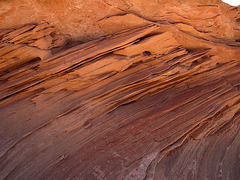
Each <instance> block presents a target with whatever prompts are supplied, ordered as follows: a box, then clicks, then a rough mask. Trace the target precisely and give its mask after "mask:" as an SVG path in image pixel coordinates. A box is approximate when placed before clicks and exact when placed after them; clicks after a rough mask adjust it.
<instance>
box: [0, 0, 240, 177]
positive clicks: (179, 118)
mask: <svg viewBox="0 0 240 180" xmlns="http://www.w3.org/2000/svg"><path fill="white" fill-rule="evenodd" d="M127 2H128V1H126V2H125V4H122V6H121V9H122V10H124V9H126V5H128V7H127V8H128V9H131V8H134V6H131V4H130V3H127ZM129 2H130V1H129ZM131 2H135V1H131ZM201 2H202V1H201ZM107 3H108V4H110V5H112V8H114V7H116V6H119V4H118V2H115V1H107ZM162 3H163V2H162ZM202 3H204V2H202ZM182 6H184V7H185V4H183V5H182ZM205 6H206V5H203V4H202V5H201V6H200V5H198V7H195V6H194V8H196V9H198V8H204V7H205ZM146 8H147V7H146ZM168 8H170V9H171V8H173V7H168ZM185 8H186V7H185ZM207 8H210V9H214V10H212V11H211V12H214V11H215V8H216V6H215V5H212V4H211V5H210V6H207ZM173 9H174V8H173ZM230 9H231V14H234V12H235V14H236V12H238V9H237V8H235V9H234V8H230ZM133 10H134V9H133ZM182 11H184V12H185V11H186V9H184V8H183V9H182ZM136 12H137V10H136V9H135V11H134V12H133V13H131V14H121V15H117V16H113V17H108V18H105V19H102V20H101V21H99V26H101V27H104V26H105V25H106V24H108V25H109V24H111V25H112V26H111V27H112V28H111V27H110V26H109V27H107V26H106V27H105V29H104V31H105V32H106V34H110V35H106V36H103V37H101V38H97V39H95V40H92V41H89V42H86V43H81V44H80V43H77V42H74V41H73V38H71V37H70V36H69V35H66V34H64V33H60V32H58V30H57V29H56V28H55V27H53V26H51V25H50V24H49V23H47V22H45V21H42V22H40V23H36V24H27V25H24V26H22V27H19V28H15V29H9V30H6V29H4V30H1V31H0V40H1V42H0V114H1V115H0V144H1V145H0V179H83V180H85V179H86V180H92V179H93V180H94V179H107V180H112V179H134V180H135V179H155V180H158V179H163V180H164V179H172V180H175V179H187V180H188V179H190V180H191V179H193V180H195V179H238V178H239V177H240V170H239V166H240V152H239V147H240V141H239V138H240V113H239V112H240V111H239V109H240V92H239V86H240V72H239V71H240V68H239V67H240V59H239V55H240V43H239V42H238V38H239V37H240V36H238V35H239V34H238V33H239V32H238V30H237V28H235V29H232V31H231V28H232V27H237V26H238V27H239V24H236V22H235V21H234V22H233V21H231V23H232V24H233V26H231V28H230V25H229V24H231V23H230V21H226V22H222V21H221V23H223V24H225V25H226V27H229V28H228V29H226V32H228V33H226V34H225V35H223V34H221V33H220V31H219V32H218V31H216V33H212V32H211V31H210V30H211V28H212V26H211V25H209V26H208V28H205V30H207V31H208V32H206V31H203V30H204V28H203V29H201V28H200V27H197V26H196V25H197V23H196V21H194V20H191V17H188V18H186V17H187V16H188V14H185V17H180V16H177V18H176V16H175V18H176V19H178V20H179V19H180V18H185V20H186V19H188V20H186V21H189V22H191V23H187V22H181V23H176V22H173V21H169V19H172V18H173V16H172V13H170V14H168V15H166V16H164V17H165V18H166V19H167V20H166V21H160V20H159V21H155V22H154V23H152V22H151V21H149V19H144V20H143V19H141V16H135V15H134V13H136ZM194 13H196V14H193V16H197V10H196V11H195V12H194ZM204 16H211V17H215V18H216V21H217V22H220V19H218V17H219V16H217V17H216V13H215V14H214V13H212V14H211V13H210V14H205V15H204ZM126 17H127V18H128V19H129V21H128V23H124V25H125V26H121V27H119V30H122V31H118V32H117V31H116V29H117V28H116V27H117V26H118V25H119V23H120V22H125V20H124V19H125V18H126ZM236 17H238V16H236ZM111 18H113V19H111ZM121 18H123V19H121ZM134 21H137V22H138V23H134ZM204 21H205V20H204ZM205 22H206V21H205ZM194 23H195V24H194ZM218 25H219V24H218ZM213 26H215V25H213ZM223 27H224V26H221V27H220V29H221V28H223ZM200 29H201V30H200ZM230 32H231V33H232V35H233V36H230V35H229V34H231V33H230Z"/></svg>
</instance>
